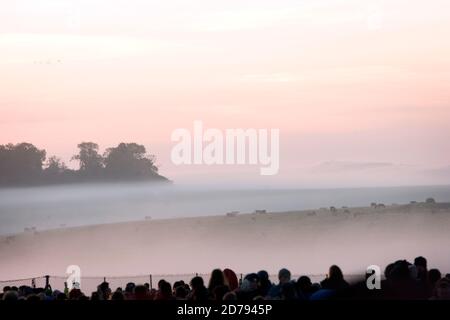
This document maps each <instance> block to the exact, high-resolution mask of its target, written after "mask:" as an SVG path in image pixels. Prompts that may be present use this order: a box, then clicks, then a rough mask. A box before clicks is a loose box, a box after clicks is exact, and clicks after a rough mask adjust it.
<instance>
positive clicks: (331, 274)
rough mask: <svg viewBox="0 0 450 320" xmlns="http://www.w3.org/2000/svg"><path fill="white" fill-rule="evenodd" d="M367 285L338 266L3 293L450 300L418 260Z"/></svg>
mask: <svg viewBox="0 0 450 320" xmlns="http://www.w3.org/2000/svg"><path fill="white" fill-rule="evenodd" d="M371 276H372V275H371V274H370V273H369V274H366V275H365V279H364V278H362V279H361V281H359V282H358V281H357V282H354V283H351V284H350V283H348V282H347V281H346V280H345V278H344V274H343V272H342V271H341V269H340V268H339V267H338V266H336V265H333V266H331V267H330V268H329V271H328V274H327V276H326V278H325V279H323V280H322V281H320V282H319V283H313V282H312V281H311V279H310V278H309V277H308V276H300V277H299V278H298V279H292V277H291V272H290V271H289V270H287V269H284V268H283V269H281V270H280V271H279V273H278V282H277V283H272V282H271V281H270V279H269V274H268V273H267V272H266V271H264V270H262V271H259V272H257V273H250V274H247V275H246V276H245V277H244V278H242V279H238V277H237V275H236V273H235V272H234V271H233V270H230V269H224V270H220V269H215V270H213V271H212V273H211V275H210V278H209V281H208V283H205V282H204V280H203V278H202V277H200V276H195V277H193V278H192V279H191V281H190V282H189V283H185V282H184V281H175V282H174V283H172V284H171V283H169V282H167V281H165V280H160V281H159V282H158V285H157V288H151V287H150V285H149V284H148V283H145V284H135V283H133V282H129V283H127V284H126V286H125V288H121V287H119V288H116V289H115V290H114V291H113V290H112V288H111V287H110V285H109V283H108V282H106V281H104V282H102V283H101V284H99V285H98V287H97V291H95V292H92V293H91V294H90V295H86V294H85V293H83V292H82V291H81V290H80V289H79V288H77V286H74V288H72V289H71V290H70V291H69V290H68V288H67V286H66V288H65V289H64V290H63V291H59V290H53V289H52V288H51V286H50V284H48V285H47V286H46V287H45V288H32V287H30V286H20V287H9V286H7V287H4V288H3V293H2V294H1V296H0V297H1V299H3V300H9V301H11V300H91V301H93V300H164V301H167V300H186V301H197V302H206V301H244V302H250V301H261V300H291V301H300V300H329V299H394V300H397V299H407V300H411V299H421V300H450V274H447V275H445V276H443V275H442V274H441V272H440V271H439V270H438V269H428V266H427V260H426V259H425V258H424V257H417V258H416V259H415V260H414V263H410V262H408V261H406V260H398V261H396V262H393V263H391V264H389V265H388V266H387V267H386V268H385V270H384V277H383V279H382V280H381V282H380V284H381V289H369V287H368V286H367V282H368V281H369V280H370V277H371Z"/></svg>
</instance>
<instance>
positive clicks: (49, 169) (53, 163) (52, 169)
mask: <svg viewBox="0 0 450 320" xmlns="http://www.w3.org/2000/svg"><path fill="white" fill-rule="evenodd" d="M66 170H67V166H66V164H65V163H64V162H63V161H62V160H61V159H60V158H58V157H56V156H52V157H50V158H48V160H47V163H46V168H45V172H46V173H47V174H50V175H54V176H57V175H59V174H62V173H64V172H65V171H66Z"/></svg>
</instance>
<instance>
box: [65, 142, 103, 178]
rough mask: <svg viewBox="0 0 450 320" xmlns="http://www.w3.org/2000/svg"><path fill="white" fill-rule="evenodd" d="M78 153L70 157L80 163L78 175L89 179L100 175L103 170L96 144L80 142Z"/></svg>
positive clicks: (101, 158)
mask: <svg viewBox="0 0 450 320" xmlns="http://www.w3.org/2000/svg"><path fill="white" fill-rule="evenodd" d="M78 149H80V151H79V153H78V154H76V155H74V156H73V157H72V160H77V161H79V163H80V173H82V174H84V175H88V176H91V177H96V176H98V175H100V174H101V172H102V169H103V167H104V166H103V157H102V156H101V155H100V154H99V153H98V144H96V143H94V142H82V143H80V144H79V145H78Z"/></svg>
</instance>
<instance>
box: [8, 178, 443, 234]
mask: <svg viewBox="0 0 450 320" xmlns="http://www.w3.org/2000/svg"><path fill="white" fill-rule="evenodd" d="M428 197H434V198H435V199H436V200H437V201H448V200H450V187H449V186H438V187H397V188H360V189H311V190H307V189H301V190H296V189H284V190H283V189H250V188H247V189H234V190H233V189H231V188H228V189H221V188H220V187H216V188H212V187H208V188H199V187H195V188H193V187H187V186H183V187H180V186H174V185H167V184H156V183H120V184H119V183H118V184H73V185H57V186H44V187H29V188H14V189H0V234H12V233H17V232H22V231H24V229H25V228H33V227H34V228H36V229H37V230H45V229H53V228H61V227H73V226H83V225H92V224H104V223H115V222H124V221H135V220H144V219H145V218H147V219H150V218H151V219H165V218H179V217H194V216H207V215H224V214H225V213H226V212H230V211H240V212H242V213H243V212H247V213H249V212H253V211H255V210H261V209H262V210H267V211H272V212H275V211H290V210H304V209H317V208H321V207H329V206H336V207H341V206H368V205H369V204H370V203H371V202H382V203H385V204H392V203H409V202H410V201H412V200H414V201H424V200H425V199H426V198H428Z"/></svg>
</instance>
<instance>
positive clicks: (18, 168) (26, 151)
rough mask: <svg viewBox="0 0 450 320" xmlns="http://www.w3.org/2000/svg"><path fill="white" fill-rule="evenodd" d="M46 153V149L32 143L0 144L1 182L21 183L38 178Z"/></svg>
mask: <svg viewBox="0 0 450 320" xmlns="http://www.w3.org/2000/svg"><path fill="white" fill-rule="evenodd" d="M45 155H46V152H45V150H40V149H38V148H36V147H35V146H34V145H32V144H31V143H26V142H23V143H18V144H16V145H14V144H11V143H10V144H7V145H0V183H7V184H8V183H9V184H21V183H24V182H30V181H36V180H38V179H39V178H40V175H41V173H42V166H43V162H44V161H45Z"/></svg>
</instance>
